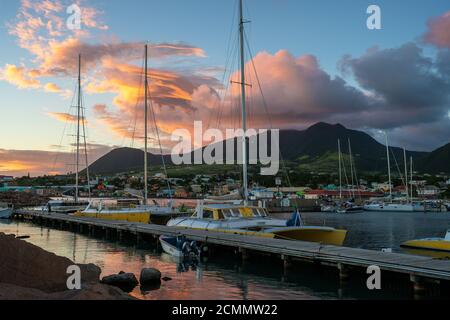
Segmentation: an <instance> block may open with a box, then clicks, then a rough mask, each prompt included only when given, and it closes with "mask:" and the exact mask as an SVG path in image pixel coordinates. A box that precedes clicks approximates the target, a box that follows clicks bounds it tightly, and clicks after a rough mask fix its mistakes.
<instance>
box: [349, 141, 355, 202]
mask: <svg viewBox="0 0 450 320" xmlns="http://www.w3.org/2000/svg"><path fill="white" fill-rule="evenodd" d="M348 152H349V154H350V175H351V176H352V190H351V192H352V197H353V198H354V197H355V189H354V186H355V180H354V179H353V155H352V145H351V143H350V138H348Z"/></svg>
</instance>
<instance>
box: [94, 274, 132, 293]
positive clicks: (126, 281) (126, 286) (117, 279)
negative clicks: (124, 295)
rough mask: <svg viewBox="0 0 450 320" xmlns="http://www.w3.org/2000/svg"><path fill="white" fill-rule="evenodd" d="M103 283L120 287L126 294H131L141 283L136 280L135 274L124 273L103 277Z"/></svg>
mask: <svg viewBox="0 0 450 320" xmlns="http://www.w3.org/2000/svg"><path fill="white" fill-rule="evenodd" d="M101 283H104V284H108V285H110V286H114V287H118V288H120V289H122V290H124V291H125V292H131V291H132V290H133V289H134V288H135V287H136V286H137V285H138V283H139V282H138V280H137V279H136V276H135V275H134V273H124V272H123V273H119V274H113V275H110V276H106V277H103V278H102V281H101Z"/></svg>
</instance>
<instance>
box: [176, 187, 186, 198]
mask: <svg viewBox="0 0 450 320" xmlns="http://www.w3.org/2000/svg"><path fill="white" fill-rule="evenodd" d="M188 196H189V194H188V192H187V191H186V189H185V188H183V187H178V188H176V189H175V198H187V197H188Z"/></svg>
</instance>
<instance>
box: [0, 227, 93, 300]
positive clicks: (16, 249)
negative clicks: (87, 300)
mask: <svg viewBox="0 0 450 320" xmlns="http://www.w3.org/2000/svg"><path fill="white" fill-rule="evenodd" d="M0 247H1V248H2V249H1V250H0V283H7V284H11V285H16V286H19V287H25V288H34V289H37V290H40V291H43V292H47V293H52V292H60V291H64V290H67V277H68V274H67V268H68V267H69V266H73V265H74V264H75V263H74V262H73V261H71V260H70V259H67V258H64V257H59V256H57V255H55V254H54V253H50V252H47V251H45V250H44V249H42V248H39V247H37V246H35V245H33V244H31V243H28V242H26V241H24V240H20V239H16V237H15V236H14V235H5V234H3V233H0ZM78 266H79V267H80V270H81V282H82V287H83V286H85V285H87V284H92V283H98V281H99V278H100V273H101V270H100V268H99V267H97V266H96V265H93V264H89V265H85V264H78Z"/></svg>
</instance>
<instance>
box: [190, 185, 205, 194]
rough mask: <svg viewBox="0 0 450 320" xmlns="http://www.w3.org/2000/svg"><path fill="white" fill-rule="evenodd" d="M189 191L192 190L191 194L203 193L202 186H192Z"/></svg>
mask: <svg viewBox="0 0 450 320" xmlns="http://www.w3.org/2000/svg"><path fill="white" fill-rule="evenodd" d="M191 189H192V192H194V193H202V192H203V189H202V186H201V185H199V184H192V185H191Z"/></svg>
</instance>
